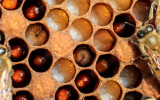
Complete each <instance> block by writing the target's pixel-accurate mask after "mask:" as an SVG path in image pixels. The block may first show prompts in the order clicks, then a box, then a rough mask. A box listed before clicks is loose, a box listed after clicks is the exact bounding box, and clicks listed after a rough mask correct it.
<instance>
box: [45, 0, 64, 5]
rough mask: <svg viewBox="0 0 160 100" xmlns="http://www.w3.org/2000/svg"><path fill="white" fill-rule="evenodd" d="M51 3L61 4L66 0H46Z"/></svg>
mask: <svg viewBox="0 0 160 100" xmlns="http://www.w3.org/2000/svg"><path fill="white" fill-rule="evenodd" d="M45 1H46V2H47V3H48V4H50V5H59V4H61V3H63V2H64V1H65V0H45Z"/></svg>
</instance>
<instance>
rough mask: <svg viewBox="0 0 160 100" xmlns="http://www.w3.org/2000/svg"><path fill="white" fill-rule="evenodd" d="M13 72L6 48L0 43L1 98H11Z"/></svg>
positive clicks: (5, 99) (9, 99)
mask: <svg viewBox="0 0 160 100" xmlns="http://www.w3.org/2000/svg"><path fill="white" fill-rule="evenodd" d="M12 74H13V71H12V68H11V61H10V59H9V54H8V50H7V48H6V47H5V46H2V45H0V98H1V100H12V80H11V76H12Z"/></svg>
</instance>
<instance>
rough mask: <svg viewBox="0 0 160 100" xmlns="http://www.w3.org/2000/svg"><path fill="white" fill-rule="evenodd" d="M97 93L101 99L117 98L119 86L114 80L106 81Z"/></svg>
mask: <svg viewBox="0 0 160 100" xmlns="http://www.w3.org/2000/svg"><path fill="white" fill-rule="evenodd" d="M99 93H100V96H101V99H102V100H118V99H119V98H120V96H121V87H120V86H119V84H118V83H116V82H114V81H107V82H106V83H104V84H103V85H102V86H101V87H100V89H99Z"/></svg>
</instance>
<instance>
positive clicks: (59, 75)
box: [52, 58, 76, 83]
mask: <svg viewBox="0 0 160 100" xmlns="http://www.w3.org/2000/svg"><path fill="white" fill-rule="evenodd" d="M75 72H76V69H75V66H74V64H73V63H72V62H71V61H70V60H68V59H65V58H62V59H59V60H58V61H57V62H56V63H55V64H54V66H53V68H52V73H53V77H54V78H55V79H56V80H57V81H59V82H63V83H65V82H69V81H71V80H72V78H73V77H74V75H75Z"/></svg>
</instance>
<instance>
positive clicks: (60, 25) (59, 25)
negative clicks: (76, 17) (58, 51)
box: [46, 9, 69, 31]
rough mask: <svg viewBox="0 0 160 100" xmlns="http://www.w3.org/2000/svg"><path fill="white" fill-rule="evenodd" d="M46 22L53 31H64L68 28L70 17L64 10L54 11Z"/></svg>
mask: <svg viewBox="0 0 160 100" xmlns="http://www.w3.org/2000/svg"><path fill="white" fill-rule="evenodd" d="M46 22H47V24H48V26H49V27H50V28H51V29H52V30H54V31H62V30H64V29H66V28H67V26H68V22H69V17H68V15H67V13H66V12H65V11H64V10H62V9H52V10H51V11H50V12H49V14H48V16H47V18H46Z"/></svg>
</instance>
